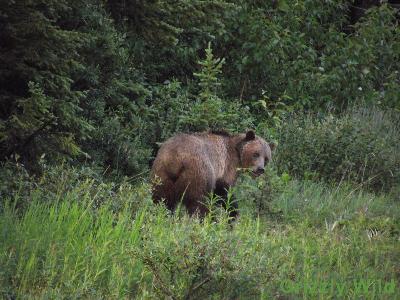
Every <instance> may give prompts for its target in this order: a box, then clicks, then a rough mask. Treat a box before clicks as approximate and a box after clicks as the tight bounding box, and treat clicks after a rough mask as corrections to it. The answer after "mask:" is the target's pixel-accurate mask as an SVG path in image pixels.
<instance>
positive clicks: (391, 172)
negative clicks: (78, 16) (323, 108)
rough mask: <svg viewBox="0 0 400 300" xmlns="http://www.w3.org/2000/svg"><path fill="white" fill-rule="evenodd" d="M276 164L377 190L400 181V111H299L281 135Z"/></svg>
mask: <svg viewBox="0 0 400 300" xmlns="http://www.w3.org/2000/svg"><path fill="white" fill-rule="evenodd" d="M278 135H279V138H278V139H279V147H278V148H277V153H276V165H277V167H278V168H279V170H280V171H281V172H284V171H288V172H289V173H290V174H293V175H295V176H297V177H303V178H307V177H308V178H309V177H321V178H324V179H326V180H335V181H342V180H350V181H353V182H356V183H363V184H365V185H367V186H369V187H371V188H374V189H376V190H379V189H384V190H389V189H390V188H391V187H393V186H394V185H396V184H397V183H398V182H400V152H399V145H398V141H399V139H400V122H399V116H398V114H396V113H391V112H388V111H382V110H379V109H371V108H370V109H367V108H358V109H352V110H349V111H348V112H346V113H344V114H343V115H341V116H339V117H334V116H332V115H327V116H323V117H319V116H318V115H313V114H308V115H304V114H300V115H294V116H292V117H291V118H288V119H287V121H286V125H285V126H283V127H282V128H281V130H280V132H279V133H278Z"/></svg>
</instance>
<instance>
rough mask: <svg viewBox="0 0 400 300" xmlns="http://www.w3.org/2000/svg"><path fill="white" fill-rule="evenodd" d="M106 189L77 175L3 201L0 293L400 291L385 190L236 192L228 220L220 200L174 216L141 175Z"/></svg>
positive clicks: (258, 295) (308, 294) (302, 185)
mask: <svg viewBox="0 0 400 300" xmlns="http://www.w3.org/2000/svg"><path fill="white" fill-rule="evenodd" d="M106 191H107V189H106V188H104V187H96V186H94V184H93V181H83V182H80V183H77V184H76V185H75V186H74V187H71V188H69V189H68V190H65V189H64V188H63V193H54V194H52V195H53V197H54V199H53V201H51V197H49V196H48V195H47V198H46V201H44V200H43V198H45V196H46V195H45V194H44V193H43V191H40V190H39V189H37V190H33V191H32V192H31V193H30V194H29V195H30V196H29V197H30V198H29V204H27V205H26V206H24V208H23V209H21V208H20V205H19V204H18V202H19V201H21V199H20V197H18V195H15V196H14V197H12V198H8V199H4V202H3V205H2V209H1V213H0V295H1V297H2V298H5V299H15V298H17V299H20V298H38V299H56V298H57V299H62V298H68V299H75V298H88V299H123V298H129V299H271V298H281V299H303V298H304V299H343V298H350V299H359V298H362V299H399V298H400V286H399V276H400V255H399V254H400V241H399V236H400V225H399V216H400V210H399V205H398V203H396V202H395V200H394V199H391V198H390V197H388V196H385V195H380V196H377V195H373V194H369V193H366V192H363V191H360V190H357V189H354V188H351V187H349V186H345V185H342V186H339V187H329V186H326V185H323V184H320V183H314V182H307V181H304V182H298V181H294V180H293V181H290V182H288V183H287V184H286V185H285V187H284V188H283V189H282V191H281V192H279V193H277V194H276V196H274V197H273V198H272V199H270V203H269V204H268V205H269V206H268V207H269V210H268V212H267V213H266V214H264V215H262V216H256V215H255V214H254V210H252V205H253V204H252V201H253V199H246V198H245V197H244V195H245V193H242V194H240V198H239V199H238V200H239V203H240V207H241V215H240V217H239V219H238V220H237V221H236V222H235V223H233V224H230V223H229V220H228V218H227V216H226V214H225V213H224V212H223V211H221V210H218V209H217V210H215V211H214V212H213V213H212V214H211V215H209V216H208V217H206V218H205V219H204V220H199V219H197V218H190V217H188V216H187V215H186V214H185V213H184V212H182V211H181V212H177V213H175V214H171V213H169V212H168V211H167V210H166V209H165V208H164V207H163V206H160V205H159V206H156V205H153V204H152V202H151V199H150V193H149V191H150V190H149V187H148V185H146V184H143V185H140V186H136V187H131V186H127V185H125V186H121V187H120V188H119V190H118V192H117V193H108V192H107V193H106ZM100 198H101V199H102V201H101V203H99V201H98V199H100ZM116 199H118V203H119V204H118V205H116V204H115V201H116ZM121 203H122V204H121Z"/></svg>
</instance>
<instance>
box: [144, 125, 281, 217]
mask: <svg viewBox="0 0 400 300" xmlns="http://www.w3.org/2000/svg"><path fill="white" fill-rule="evenodd" d="M273 148H274V145H273V144H268V143H266V142H265V141H264V140H263V139H262V138H260V137H257V136H255V134H254V132H253V131H249V132H247V133H246V134H238V135H230V134H228V133H225V132H217V133H215V132H214V133H213V132H211V133H195V134H178V135H176V136H174V137H172V138H170V139H168V140H167V141H166V142H164V143H163V144H162V146H161V148H160V149H159V151H158V154H157V157H156V159H155V161H154V163H153V167H152V172H151V177H152V179H153V182H157V183H155V184H154V188H153V199H154V201H155V202H159V201H164V202H165V204H166V206H167V207H168V208H169V209H171V210H172V209H174V208H175V206H176V205H177V204H178V203H179V202H180V201H181V200H182V203H183V204H184V205H185V206H186V208H187V210H188V212H189V213H190V214H195V213H199V214H200V215H201V216H204V215H205V214H206V213H207V212H208V210H207V207H206V206H205V205H204V203H203V200H204V199H203V198H204V196H207V195H208V194H210V193H211V192H214V193H215V194H217V195H219V196H221V197H225V198H226V193H227V190H228V189H229V187H231V186H232V185H234V184H235V182H236V179H237V176H238V169H239V168H246V169H251V171H252V173H253V175H254V176H258V175H260V174H261V173H263V172H264V166H265V164H266V163H268V162H269V161H270V160H271V151H272V150H273ZM232 215H235V213H233V214H232Z"/></svg>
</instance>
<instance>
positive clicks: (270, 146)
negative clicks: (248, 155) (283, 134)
mask: <svg viewBox="0 0 400 300" xmlns="http://www.w3.org/2000/svg"><path fill="white" fill-rule="evenodd" d="M268 145H269V148H270V149H271V151H274V150H275V148H276V144H275V143H268Z"/></svg>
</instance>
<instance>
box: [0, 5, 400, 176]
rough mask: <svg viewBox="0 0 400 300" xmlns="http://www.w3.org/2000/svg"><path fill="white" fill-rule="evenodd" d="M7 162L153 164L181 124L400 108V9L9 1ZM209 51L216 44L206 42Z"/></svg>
mask: <svg viewBox="0 0 400 300" xmlns="http://www.w3.org/2000/svg"><path fill="white" fill-rule="evenodd" d="M1 7H2V8H1V14H0V27H1V41H2V42H1V44H0V65H1V67H0V82H1V84H0V86H1V89H0V101H1V108H0V153H1V156H0V160H1V161H3V162H4V161H5V160H9V159H13V160H15V159H16V160H19V161H21V162H22V163H23V164H24V165H25V166H26V167H27V168H28V169H29V170H30V171H31V172H38V171H40V167H39V164H38V162H39V159H40V158H41V157H42V158H43V156H44V157H45V159H46V160H47V161H49V162H57V161H60V159H62V160H64V159H68V160H70V161H71V162H75V163H76V162H87V163H90V164H92V165H95V166H98V167H99V168H100V169H103V170H107V173H112V174H117V175H118V174H119V175H130V176H132V175H136V174H140V173H141V172H143V170H144V169H145V168H146V167H147V165H148V163H149V161H151V159H152V157H153V156H154V154H155V150H156V149H157V144H158V143H159V142H161V141H163V140H165V138H167V137H169V136H171V135H172V134H173V133H175V132H177V131H194V130H204V129H208V128H214V129H219V128H225V129H229V130H232V131H240V130H243V129H244V128H248V127H257V128H260V130H261V132H265V131H264V129H265V128H274V127H275V126H277V125H282V124H280V121H281V120H282V115H283V114H285V113H286V112H288V111H292V110H296V111H297V110H304V109H306V110H312V111H324V110H325V109H326V108H329V109H331V110H332V111H333V112H335V113H336V112H340V111H341V110H342V109H344V108H346V107H348V106H353V105H355V104H357V105H376V106H379V107H381V109H383V110H384V109H387V108H389V109H395V110H396V111H398V110H399V108H400V106H399V105H400V100H399V94H400V87H399V86H400V84H399V81H400V74H399V70H400V65H399V64H400V63H399V62H400V57H399V55H400V38H399V37H400V32H399V27H398V18H397V17H396V10H395V9H394V8H393V7H392V6H391V5H388V4H383V5H379V6H372V7H371V8H369V9H368V11H366V13H365V14H364V15H363V17H362V18H359V19H357V20H356V21H357V22H356V23H354V24H353V23H352V22H354V21H355V20H354V18H353V15H352V8H353V5H352V3H351V1H341V0H340V1H336V2H332V1H320V2H315V1H300V2H299V1H291V0H286V1H283V0H281V1H271V2H265V3H264V2H262V1H261V2H260V1H223V0H213V1H197V0H191V1H130V2H127V1H119V0H110V1H99V0H90V1H85V2H79V1H70V0H63V1H50V2H49V1H42V0H34V1H5V0H4V1H2V5H1ZM204 49H206V51H204Z"/></svg>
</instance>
